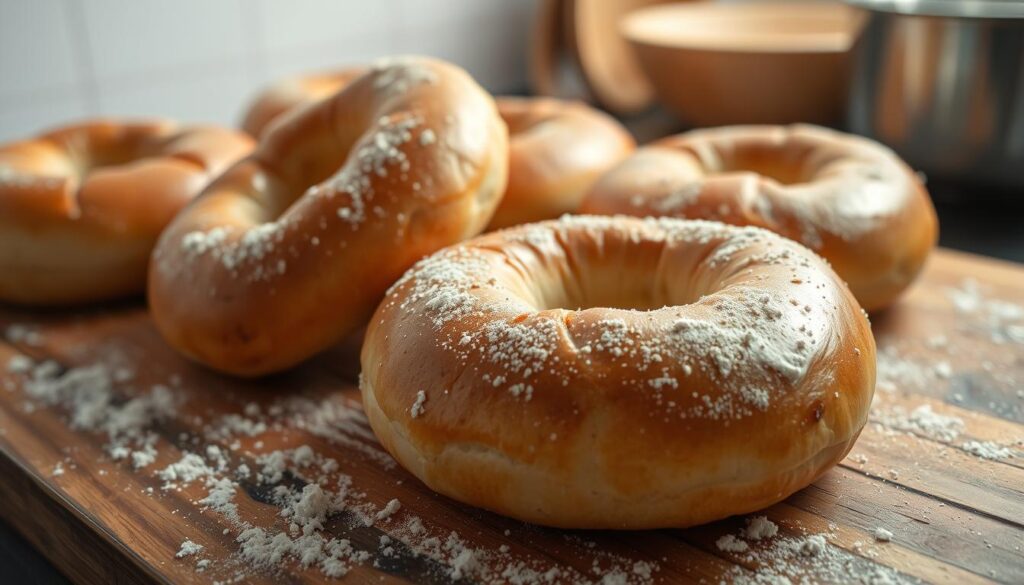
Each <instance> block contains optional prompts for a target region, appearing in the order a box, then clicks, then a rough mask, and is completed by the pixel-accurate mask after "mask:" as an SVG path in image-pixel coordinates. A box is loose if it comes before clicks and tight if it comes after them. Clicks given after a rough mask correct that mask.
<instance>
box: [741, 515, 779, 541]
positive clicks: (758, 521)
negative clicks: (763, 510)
mask: <svg viewBox="0 0 1024 585" xmlns="http://www.w3.org/2000/svg"><path fill="white" fill-rule="evenodd" d="M778 532H779V526H778V525H777V524H775V523H774V522H772V521H771V520H769V519H768V517H767V516H755V517H754V518H751V519H749V520H747V527H746V528H745V529H744V530H743V536H744V538H746V539H747V540H761V539H763V538H771V537H773V536H775V535H776V534H778Z"/></svg>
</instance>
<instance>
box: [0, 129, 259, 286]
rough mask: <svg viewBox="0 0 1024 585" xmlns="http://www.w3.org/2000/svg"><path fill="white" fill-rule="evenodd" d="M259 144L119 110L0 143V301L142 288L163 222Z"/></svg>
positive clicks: (236, 134) (237, 134) (229, 133)
mask: <svg viewBox="0 0 1024 585" xmlns="http://www.w3.org/2000/svg"><path fill="white" fill-rule="evenodd" d="M250 150H252V140H251V139H250V138H249V137H247V136H245V135H244V134H242V133H240V132H235V131H233V130H227V129H223V128H215V127H193V128H183V127H180V126H178V125H177V124H175V123H172V122H169V121H128V120H114V119H109V120H94V121H89V122H83V123H79V124H73V125H69V126H65V127H63V128H59V129H57V130H53V131H51V132H47V133H45V134H41V135H39V136H37V137H35V138H30V139H26V140H22V141H18V142H12V143H9V144H5V145H0V301H6V302H14V303H20V304H26V305H66V304H76V303H85V302H90V301H98V300H105V299H111V298H116V297H121V296H125V295H130V294H135V293H139V292H142V289H143V287H144V286H145V284H146V267H147V266H148V263H149V253H150V251H151V250H152V249H153V244H154V243H155V242H156V239H157V236H158V235H159V234H160V231H161V230H162V229H163V228H164V226H165V225H167V223H168V222H170V220H171V218H172V217H174V214H175V213H177V212H178V210H180V209H181V208H182V207H184V206H185V204H186V203H188V201H189V200H191V199H192V198H193V197H194V196H195V195H197V194H198V193H199V192H200V191H201V190H202V189H203V187H205V186H206V185H207V183H209V181H210V179H211V177H213V176H215V175H217V174H218V173H220V172H221V171H222V170H223V169H224V168H226V167H227V166H228V165H230V164H231V163H233V162H235V161H236V160H238V159H239V158H241V157H243V156H245V155H246V154H248V152H249V151H250Z"/></svg>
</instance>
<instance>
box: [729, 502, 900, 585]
mask: <svg viewBox="0 0 1024 585" xmlns="http://www.w3.org/2000/svg"><path fill="white" fill-rule="evenodd" d="M716 545H717V546H718V548H719V549H720V550H723V551H727V552H732V553H734V554H737V555H739V557H740V559H741V560H742V561H743V562H744V564H746V565H748V566H749V565H751V564H752V565H754V566H755V567H756V569H754V572H753V574H751V573H749V572H748V571H747V570H746V569H744V568H741V567H734V568H733V569H731V571H730V575H729V577H730V578H729V579H728V582H732V583H737V584H740V585H754V584H758V585H767V584H771V585H781V584H789V585H794V584H798V585H812V584H816V583H858V584H863V585H894V584H900V585H903V584H909V583H915V581H913V580H911V579H909V578H907V577H904V576H903V575H901V574H900V573H898V572H896V571H895V570H893V569H891V568H888V567H885V566H882V565H878V564H875V563H874V562H872V561H871V560H870V559H868V558H862V557H860V556H857V555H855V554H851V553H849V552H847V551H845V550H842V549H840V548H838V547H836V546H833V545H832V544H830V543H829V540H828V535H827V534H807V535H804V536H793V537H790V536H780V535H779V534H778V526H777V525H775V524H774V523H773V522H771V521H770V520H768V519H767V518H765V517H764V516H757V517H754V518H750V519H748V521H747V527H746V529H744V530H742V531H741V532H740V534H739V535H732V534H727V535H725V536H722V537H721V538H719V539H718V541H717V542H716ZM854 546H855V549H856V548H858V547H860V546H862V544H860V543H858V544H855V545H854ZM723 582H725V581H723Z"/></svg>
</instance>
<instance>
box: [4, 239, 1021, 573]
mask: <svg viewBox="0 0 1024 585" xmlns="http://www.w3.org/2000/svg"><path fill="white" fill-rule="evenodd" d="M965 279H974V281H976V284H977V286H975V285H974V284H972V282H974V281H969V280H968V281H965ZM979 301H980V302H979ZM1015 307H1016V309H1015ZM1022 309H1024V267H1020V266H1017V265H1012V264H1007V263H1001V262H996V261H991V260H984V259H981V258H978V257H974V256H968V255H964V254H959V253H953V252H949V251H939V252H937V253H936V254H935V255H934V256H933V257H932V258H931V260H930V262H929V265H928V267H927V269H926V272H925V274H924V275H923V276H922V278H921V279H920V280H919V281H918V283H917V284H916V285H915V286H914V287H913V288H912V290H911V291H910V292H909V293H908V294H907V295H906V296H905V297H904V298H903V300H902V301H901V302H900V303H899V304H898V305H897V306H896V307H894V308H892V309H890V310H889V311H887V312H886V313H884V314H881V315H876V316H874V318H873V321H874V327H875V334H876V337H877V340H878V344H879V349H880V353H879V385H878V391H877V392H876V398H875V405H874V409H873V414H872V421H873V422H872V423H870V424H869V425H868V426H867V427H866V428H865V430H864V432H863V434H862V436H861V438H860V440H859V442H858V443H857V445H856V447H855V448H854V449H853V452H852V453H851V454H850V456H849V457H848V458H847V459H846V460H845V461H844V462H843V463H842V464H841V465H840V466H839V467H837V468H836V469H834V470H832V471H831V472H829V473H827V474H826V475H825V476H824V477H822V478H821V479H820V480H818V481H817V482H815V483H814V484H813V485H812V486H810V487H808V488H807V489H805V490H803V491H801V492H799V493H797V494H795V495H794V496H792V497H790V498H789V499H787V500H786V501H784V502H782V503H780V504H777V505H776V506H773V507H772V508H769V509H767V510H765V511H764V514H765V515H767V517H768V518H769V519H771V520H772V521H774V522H775V523H776V524H777V525H778V526H779V528H780V535H779V536H777V537H776V538H775V540H779V539H785V538H790V537H792V538H799V537H801V535H806V534H818V533H821V534H824V535H826V537H827V542H828V549H829V553H828V558H830V559H832V560H833V561H835V560H836V559H838V560H840V561H841V562H842V563H844V564H843V566H844V567H847V568H849V569H850V570H856V571H861V574H862V575H871V574H873V573H872V571H874V569H876V568H878V567H891V568H892V569H894V570H895V571H894V572H889V573H886V574H887V575H890V576H892V575H896V576H897V577H899V578H904V579H910V580H914V579H920V580H924V581H928V582H937V583H967V582H986V581H990V580H995V581H1000V582H1007V583H1024V552H1022V547H1024V449H1022V443H1021V441H1022V440H1024V339H1021V338H1020V337H1019V336H1020V335H1021V334H1022V333H1024V315H1021V314H1020V310H1022ZM11 325H25V326H28V329H27V331H28V334H27V335H26V334H25V333H26V330H25V329H20V328H19V327H14V328H13V329H11V328H10V326H11ZM0 328H2V329H6V330H7V331H8V333H11V334H13V335H12V337H13V338H14V339H15V341H8V342H6V343H0V366H2V365H3V364H7V363H12V364H15V363H18V362H19V360H15V362H10V360H11V358H12V357H14V356H18V355H25V356H29V357H30V358H32V360H33V363H35V364H38V363H40V362H41V361H43V360H45V359H53V360H55V361H56V362H58V363H59V364H60V365H61V367H62V368H73V367H76V366H88V365H89V364H93V363H96V362H100V363H106V364H111V369H110V371H112V372H114V375H113V379H114V387H113V393H114V394H113V395H114V401H113V402H112V404H113V405H114V407H118V406H123V405H124V404H125V403H126V402H125V401H128V400H130V399H132V398H135V397H138V396H141V395H143V394H146V393H149V392H152V388H153V386H154V385H157V384H159V385H164V386H166V387H167V388H169V392H170V395H171V396H172V397H173V400H174V402H175V404H176V407H175V409H174V414H173V415H172V416H170V417H167V418H162V419H161V418H159V417H155V418H154V417H153V416H151V417H150V418H154V420H152V421H150V422H149V423H148V424H147V425H146V427H145V429H143V431H144V432H152V433H154V436H153V439H154V440H155V443H154V445H153V446H154V448H155V460H154V461H153V462H152V463H151V464H148V465H145V466H143V467H141V468H140V469H134V468H133V464H132V462H131V460H130V459H116V458H115V457H114V456H112V453H111V449H110V446H109V444H108V443H109V442H110V436H109V433H107V432H103V431H102V430H96V429H94V428H92V429H91V430H83V429H78V430H76V429H74V428H72V426H73V425H71V424H70V422H69V420H68V416H69V404H68V397H67V396H65V397H64V398H63V399H62V400H60V401H57V402H58V403H57V404H53V405H46V404H42V403H41V402H40V401H39V400H38V399H37V398H33V397H32V396H30V395H29V394H28V393H27V385H26V377H25V375H23V374H20V373H14V372H8V371H6V370H5V369H3V368H0V385H2V386H0V387H6V388H7V390H6V391H4V390H0V473H2V474H3V480H2V481H0V513H2V515H3V517H4V518H5V519H6V520H7V521H8V522H10V523H11V524H12V525H13V526H15V527H16V528H17V529H18V530H20V531H21V532H22V533H23V534H24V535H25V536H26V537H27V538H28V539H29V540H30V541H31V542H32V543H33V544H34V546H36V547H37V548H39V549H40V550H41V551H43V552H44V554H46V556H47V557H48V558H49V559H50V560H51V561H52V562H53V563H54V564H55V565H57V566H58V567H59V568H60V569H61V570H62V571H63V572H64V573H65V574H67V575H68V576H69V577H71V578H72V579H74V580H79V581H102V582H114V581H117V582H136V581H147V582H148V581H163V582H212V581H218V580H220V581H232V580H234V581H246V582H271V581H279V582H288V583H292V582H320V581H330V580H331V579H330V578H328V577H327V576H325V575H324V572H323V571H322V570H321V569H320V568H318V567H315V566H313V567H308V568H304V569H303V568H301V567H299V566H298V564H297V563H295V562H290V561H288V560H287V559H286V560H284V561H282V562H280V563H271V566H269V567H267V568H260V567H257V566H254V565H255V563H254V562H253V561H251V560H247V559H244V558H242V557H241V555H240V554H239V549H240V545H239V543H238V542H237V538H238V533H239V530H240V528H239V525H238V524H237V523H236V522H235V521H233V520H231V519H230V518H229V517H227V516H225V515H224V514H223V513H221V512H218V511H217V510H215V509H211V507H210V506H209V505H207V504H203V503H199V502H198V500H200V499H202V498H204V497H206V496H207V495H208V493H209V491H210V488H209V487H208V486H206V485H205V484H204V482H203V481H202V480H197V481H192V482H183V481H178V482H172V483H176V484H177V486H176V487H174V488H171V489H164V488H165V484H166V483H168V482H167V481H166V478H163V479H162V478H161V477H159V476H158V475H159V472H160V470H162V469H165V468H167V466H169V465H171V464H172V463H174V462H176V461H179V460H180V459H181V458H182V456H183V454H184V453H185V452H194V453H199V454H204V453H206V450H207V447H208V446H209V445H211V444H214V445H218V446H219V448H220V449H221V452H222V453H223V454H225V460H226V461H227V465H228V469H235V468H237V466H238V465H240V464H241V463H247V464H248V465H249V467H251V468H252V469H253V470H254V475H253V476H250V477H247V478H242V479H239V480H238V483H237V488H238V489H237V494H236V498H235V503H236V505H237V507H238V511H239V516H240V517H241V518H242V519H244V522H247V523H248V524H247V525H248V526H258V527H264V528H266V529H268V530H269V531H271V533H272V532H273V531H274V530H276V531H278V532H280V531H285V532H286V531H287V528H286V523H285V521H284V520H283V519H282V518H280V517H279V512H280V509H279V506H278V504H277V503H275V498H274V496H273V495H272V486H268V485H267V482H261V481H259V480H258V478H257V479H254V477H255V470H257V469H259V468H260V463H259V456H260V454H261V453H267V452H271V451H274V450H279V449H289V448H295V447H297V446H300V445H309V446H310V447H311V448H312V451H313V452H315V453H319V454H321V455H324V456H329V457H331V458H333V459H335V460H337V462H338V464H339V469H338V470H337V471H336V472H332V473H329V474H327V475H328V476H329V477H326V479H325V484H324V485H325V487H336V486H335V485H334V484H335V483H336V482H337V480H338V479H339V478H342V477H343V476H348V477H350V478H351V492H352V493H354V494H355V495H354V496H351V497H352V498H354V499H353V500H352V501H353V502H354V504H355V505H353V506H352V507H350V508H349V509H346V510H345V511H343V512H341V513H339V514H336V515H334V516H332V517H330V518H328V519H327V520H326V521H325V523H324V524H325V528H324V530H323V531H322V532H319V534H323V535H325V536H326V538H330V537H331V536H332V535H333V536H336V537H338V538H347V539H348V540H349V543H350V545H351V546H352V547H353V549H354V550H357V551H358V550H362V551H366V554H365V555H364V556H365V558H363V559H362V560H360V561H359V562H348V563H346V564H347V566H348V567H349V570H348V573H347V575H346V576H345V577H344V581H345V582H356V583H368V582H373V583H377V582H397V581H425V582H448V581H451V580H452V577H453V575H455V576H460V574H461V576H463V578H465V579H466V580H467V581H474V580H475V581H481V582H484V581H492V580H495V579H497V578H498V577H500V575H501V573H502V572H505V575H506V577H508V576H509V575H518V576H519V577H523V578H526V577H533V578H536V579H539V578H540V577H539V576H538V575H540V574H541V573H543V571H545V570H549V569H551V568H557V569H558V570H559V572H558V573H557V575H559V577H557V578H554V579H553V582H564V581H571V580H577V581H582V580H594V581H600V579H601V578H602V576H608V579H609V581H608V582H615V579H621V581H620V582H657V583H675V582H708V583H718V582H719V581H720V580H726V581H732V580H736V579H742V578H744V577H752V576H755V575H756V574H757V571H758V570H761V571H764V570H765V565H766V564H770V562H771V558H770V555H769V554H768V552H766V551H770V550H771V547H772V546H777V545H773V544H772V539H769V540H765V541H759V542H754V543H751V547H752V551H753V554H751V553H750V552H749V551H748V552H747V553H733V552H728V551H723V550H721V549H720V548H719V547H718V546H716V541H717V540H718V539H719V538H720V537H721V536H723V535H725V534H737V533H738V532H739V530H740V529H741V528H742V527H743V522H744V519H743V518H733V519H729V520H725V521H722V522H718V523H715V524H711V525H707V526H702V527H698V528H693V529H688V530H660V531H651V532H620V533H615V532H597V533H588V532H568V531H560V530H552V529H545V528H538V527H534V526H528V525H524V524H522V523H519V522H515V521H512V520H508V519H505V518H501V517H498V516H495V515H492V514H489V513H486V512H482V511H479V510H474V509H469V508H466V507H464V506H461V505H459V504H457V503H455V502H452V501H451V500H448V499H445V498H443V497H440V496H438V495H435V494H433V493H431V492H430V491H429V490H427V489H426V488H425V487H423V486H422V485H421V484H420V483H419V482H418V481H416V480H415V479H414V478H412V477H411V476H410V475H409V474H407V473H405V471H404V470H402V469H401V468H400V467H398V466H396V465H394V463H393V462H392V461H390V459H389V458H388V457H387V456H386V455H384V454H383V453H382V451H381V450H380V448H379V447H378V446H377V445H376V443H375V442H374V441H373V438H372V435H370V434H368V430H367V429H368V427H366V423H365V419H363V418H362V414H361V410H360V409H359V405H358V390H357V389H356V385H355V380H356V375H357V362H356V355H357V348H356V344H355V343H348V344H342V345H341V346H339V347H338V348H336V349H334V350H332V351H330V352H328V353H326V354H325V355H322V356H319V357H318V358H316V359H314V360H313V361H311V362H310V363H308V364H306V365H304V366H303V367H301V368H298V369H296V370H295V371H292V372H289V373H287V374H283V375H279V376H274V377H271V378H268V379H266V380H260V381H258V382H243V381H236V380H231V379H228V378H225V377H221V376H218V375H215V374H212V373H210V372H207V371H205V370H203V369H201V368H199V367H196V366H193V365H191V364H189V363H187V362H186V361H184V360H183V359H181V358H179V357H178V356H177V355H175V354H174V353H173V352H172V351H171V350H170V349H168V348H167V347H166V346H165V345H164V344H163V343H162V341H161V339H160V338H159V336H158V335H157V333H156V331H155V330H154V328H153V326H152V324H151V322H150V320H149V318H148V317H147V315H146V312H145V310H144V309H143V308H142V307H141V306H139V304H138V303H134V304H123V305H116V306H107V307H103V308H99V309H92V310H86V311H78V312H42V313H40V312H28V311H17V310H12V309H0ZM21 362H24V360H21ZM13 368H14V369H17V367H16V366H13ZM121 372H124V374H123V375H122V373H121ZM78 391H79V392H84V391H86V390H78ZM922 406H930V407H931V409H932V413H933V414H938V415H940V416H950V417H954V418H955V419H959V420H961V421H962V428H958V431H959V433H958V435H957V436H955V437H952V436H942V433H941V432H939V433H934V432H932V430H930V429H927V428H924V429H922V428H918V427H917V426H914V424H909V425H908V423H907V421H908V420H911V419H913V418H914V415H913V412H914V410H915V409H919V408H920V407H922ZM919 412H920V411H919ZM233 415H237V416H233ZM225 416H227V417H228V418H227V419H226V418H225ZM941 420H946V421H947V422H948V421H949V420H953V419H941ZM225 422H227V423H230V424H225ZM911 422H913V421H911ZM247 425H248V426H247ZM253 425H255V427H254V426H253ZM261 425H265V428H262V426H261ZM85 426H86V427H90V425H89V424H86V425H85ZM92 426H95V425H92ZM225 429H228V430H225ZM972 442H974V443H972ZM965 445H966V447H965ZM972 445H973V447H972ZM979 445H980V446H981V447H985V446H987V447H988V448H991V447H1000V448H1003V449H1005V450H1006V452H1004V453H1003V455H1006V454H1012V456H1011V457H1008V458H1006V457H1004V458H1001V459H995V460H988V459H983V458H981V457H979V456H977V455H975V454H972V453H969V452H968V451H970V450H974V451H978V450H979V449H980V448H981V447H979ZM136 447H137V446H136ZM133 448H134V447H133ZM965 448H966V449H967V450H965ZM115 454H116V453H115ZM141 462H142V463H146V461H145V457H143V460H142V461H141ZM282 481H283V482H285V483H288V484H289V485H291V486H292V487H293V488H296V486H298V487H299V488H300V487H301V485H302V481H301V480H300V479H299V478H297V477H294V476H293V475H291V474H288V473H286V474H285V478H284V479H283V480H282ZM296 489H297V488H296ZM392 499H398V500H399V501H400V502H401V509H400V510H399V511H398V512H396V513H395V514H394V515H393V517H392V518H386V519H381V520H380V521H377V522H375V523H374V525H372V526H367V525H366V524H367V523H366V522H363V521H362V520H363V516H365V515H367V514H369V515H371V516H372V515H373V513H374V512H375V511H379V510H381V509H383V508H384V506H385V505H386V504H387V503H388V502H389V501H391V500H392ZM413 517H418V518H419V519H421V520H422V525H423V527H424V528H423V530H424V532H425V534H423V535H420V536H418V537H417V539H416V540H417V541H416V542H412V540H410V538H409V536H410V534H411V532H410V530H414V529H415V526H412V529H411V528H410V526H411V525H414V524H415V522H411V521H410V519H411V518H413ZM273 527H276V528H273ZM879 528H884V529H886V530H888V531H890V532H891V533H892V534H893V536H892V539H891V542H887V543H886V542H879V541H877V540H876V539H875V538H874V537H873V534H874V533H875V531H876V530H877V529H879ZM452 532H454V533H456V535H457V536H456V539H455V541H451V542H454V543H455V545H454V546H452V547H448V548H447V549H446V548H445V547H444V546H442V547H440V548H439V549H437V551H436V554H434V553H432V552H430V551H426V552H424V550H423V546H422V545H423V542H422V541H423V540H424V538H426V537H429V536H431V535H436V536H437V537H438V538H439V540H440V541H442V542H445V541H447V540H448V538H449V535H450V534H451V533H452ZM385 535H390V536H389V538H390V539H391V540H390V542H389V540H388V538H385V539H384V540H383V541H382V539H381V537H382V536H385ZM186 540H190V541H193V542H196V543H199V544H201V545H203V547H204V548H203V549H202V551H201V552H200V553H198V554H196V555H193V556H185V557H184V558H176V557H175V555H176V553H177V552H179V548H180V547H181V545H182V543H183V542H184V541H186ZM406 541H408V542H406ZM389 547H390V550H385V549H387V548H389ZM417 550H418V551H419V552H420V554H416V553H417ZM465 550H470V551H471V553H472V554H470V555H469V557H467V556H466V555H465V553H463V551H465ZM460 553H462V554H463V558H462V559H461V560H459V559H458V558H457V557H458V555H459V554H460ZM203 560H205V562H203V563H200V561H203ZM467 560H470V561H472V562H471V563H469V564H467V563H466V562H465V561H467ZM819 560H820V559H819ZM815 562H818V560H816V559H815V558H810V559H807V560H806V562H804V561H800V562H798V563H795V564H793V565H792V566H791V567H790V566H789V565H786V566H783V567H781V568H780V567H774V569H773V570H775V571H776V572H778V571H781V572H783V573H787V572H791V573H792V574H791V576H793V577H794V578H795V579H799V578H801V577H803V578H808V579H815V578H817V579H822V578H832V579H835V578H836V574H835V573H834V572H833V573H821V572H820V571H818V570H817V569H816V568H815V565H814V564H815ZM637 563H640V564H639V565H638V564H637ZM460 566H461V567H462V569H464V570H461V571H457V570H455V569H457V568H458V567H460ZM769 568H771V567H769ZM200 569H202V570H200ZM647 569H650V570H652V571H653V572H652V574H651V576H650V578H648V577H647V576H646V574H645V573H646V571H647ZM833 569H834V563H833ZM552 575H555V573H552ZM830 575H831V577H830ZM847 577H849V578H851V579H852V578H853V575H847ZM843 580H845V577H844V579H843Z"/></svg>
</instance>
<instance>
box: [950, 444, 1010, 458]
mask: <svg viewBox="0 0 1024 585" xmlns="http://www.w3.org/2000/svg"><path fill="white" fill-rule="evenodd" d="M960 448H961V449H963V450H964V451H966V452H967V453H970V454H971V455H974V456H975V457H981V458H982V459H992V460H999V459H1009V458H1010V457H1013V449H1011V448H1009V447H1007V446H1004V445H1000V444H999V443H996V442H993V441H967V442H966V443H963V444H962V445H960Z"/></svg>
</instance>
